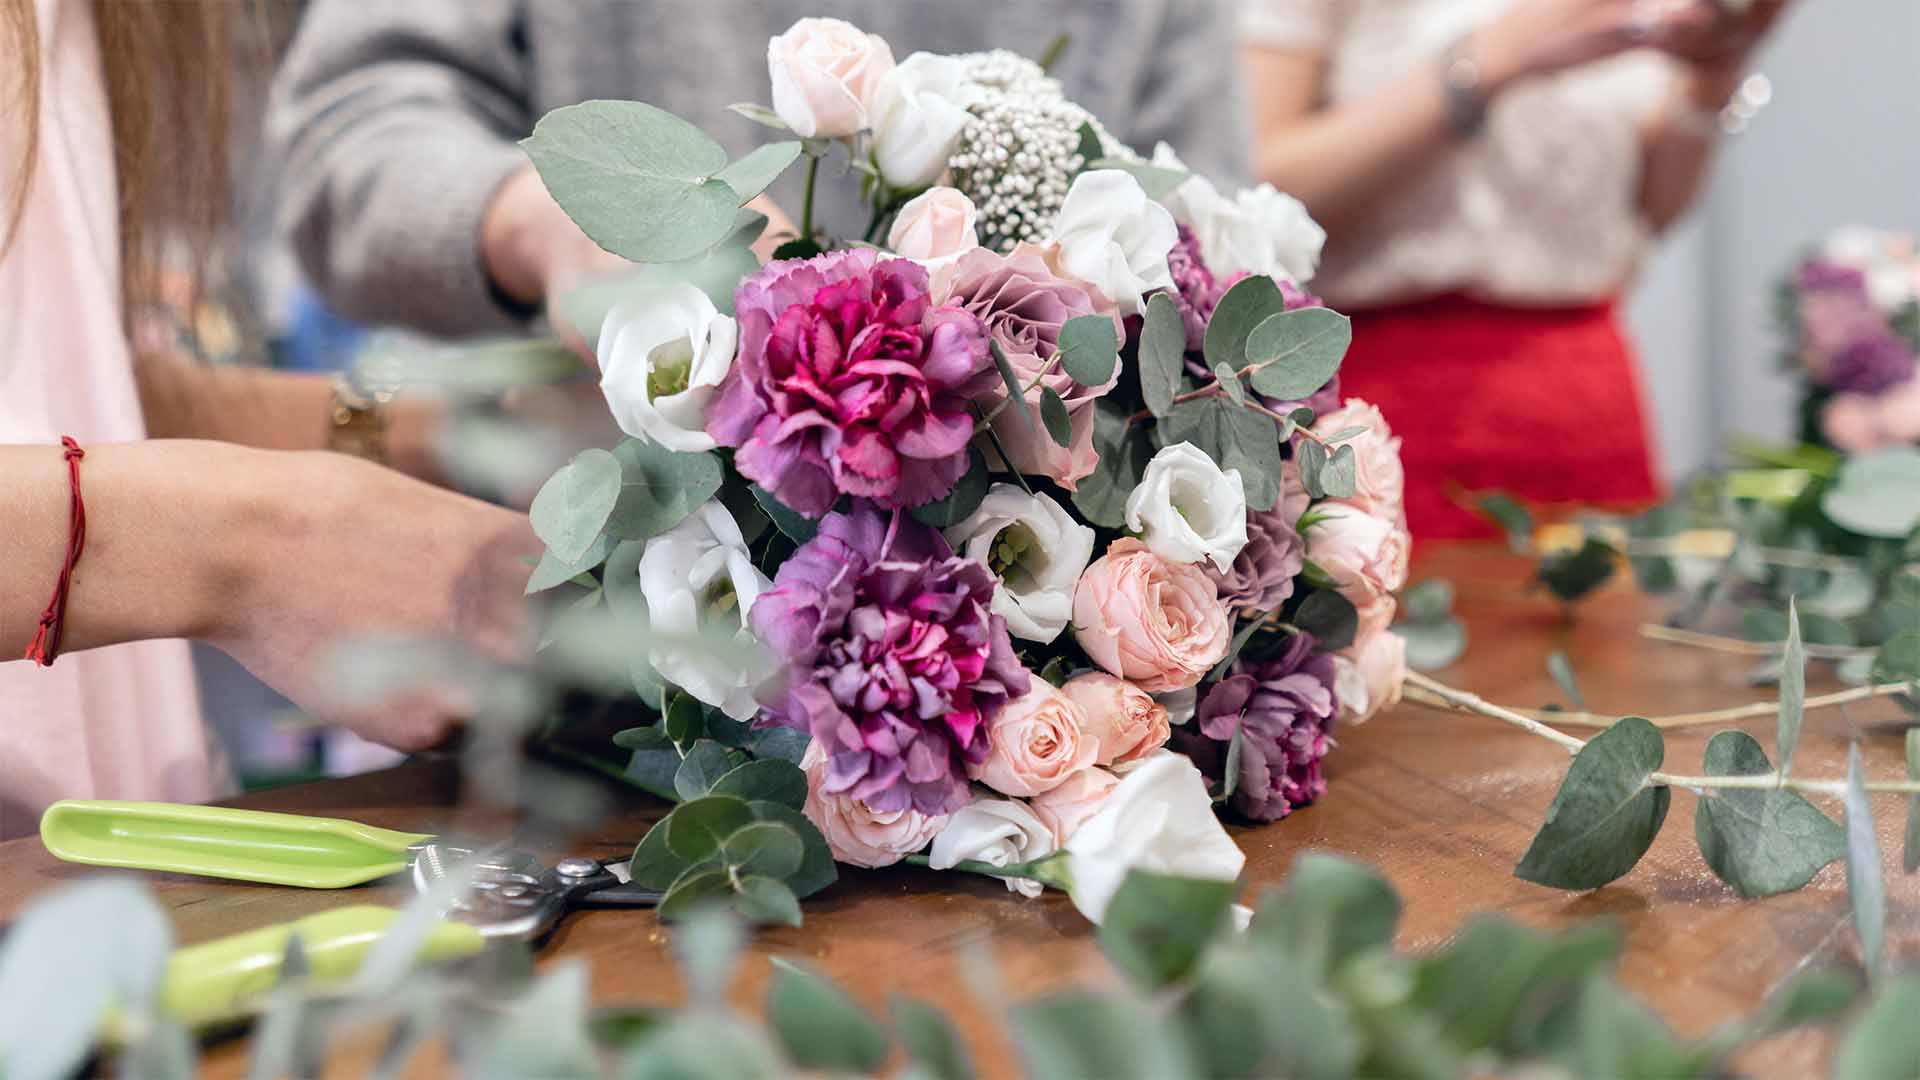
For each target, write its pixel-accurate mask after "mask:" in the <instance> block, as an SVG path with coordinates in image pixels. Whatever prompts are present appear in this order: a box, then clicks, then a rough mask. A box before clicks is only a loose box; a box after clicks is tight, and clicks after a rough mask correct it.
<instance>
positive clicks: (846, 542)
mask: <svg viewBox="0 0 1920 1080" xmlns="http://www.w3.org/2000/svg"><path fill="white" fill-rule="evenodd" d="M993 589H994V579H993V575H992V574H990V573H988V571H987V568H986V567H985V566H982V565H981V564H980V563H978V562H975V561H974V560H972V559H964V558H961V557H959V556H957V555H955V554H954V553H953V549H952V548H950V547H948V546H947V542H946V541H945V540H944V539H942V538H941V536H940V533H939V532H938V531H936V530H934V529H932V528H930V527H928V526H926V525H923V524H921V523H919V522H917V521H914V520H913V519H912V518H909V517H907V516H906V515H904V514H899V513H895V514H892V515H887V514H882V513H880V512H879V511H877V510H874V509H872V508H870V507H863V508H860V509H857V510H855V511H854V512H853V513H851V514H829V515H827V518H826V520H824V521H823V522H821V524H820V531H819V533H818V534H817V535H815V536H814V538H813V539H811V540H809V541H807V542H806V543H805V544H803V545H801V547H800V549H799V550H798V551H796V552H794V554H793V556H792V557H791V558H789V559H787V561H786V562H784V563H782V564H780V570H779V573H778V575H777V576H776V577H775V578H774V587H773V588H772V589H771V590H769V591H767V592H764V593H761V594H760V598H759V599H758V600H757V601H755V602H754V605H753V609H752V611H751V612H750V613H749V616H748V619H749V621H750V622H751V623H752V629H753V633H754V635H755V636H756V637H758V638H759V639H760V641H761V642H763V643H764V644H765V645H766V646H767V647H768V648H769V649H771V650H773V652H774V653H775V654H776V655H778V656H779V657H780V658H781V660H782V662H783V663H784V665H785V677H784V678H783V679H779V680H776V682H775V683H772V684H769V686H767V687H765V688H763V690H762V695H761V703H762V704H764V705H765V706H766V716H767V719H766V721H763V723H769V722H770V723H774V724H781V725H785V726H787V727H791V728H796V729H798V730H801V731H805V732H807V733H808V734H810V735H812V736H813V740H814V742H815V743H817V744H818V745H819V746H820V748H821V750H823V751H824V752H825V753H826V755H827V777H826V782H825V784H824V785H823V790H825V791H826V792H827V793H828V794H836V795H838V794H845V795H847V796H848V797H850V798H855V799H859V800H861V801H862V802H864V803H866V805H867V806H868V808H870V809H872V810H874V811H875V812H878V813H890V812H893V811H899V810H906V809H909V808H911V809H914V810H918V811H919V812H920V813H923V814H949V813H952V812H954V811H956V810H958V809H960V808H961V807H962V806H965V805H966V803H967V798H968V794H967V774H966V766H967V765H969V764H978V763H979V762H981V761H984V760H985V759H986V757H987V751H988V748H989V741H988V729H989V725H990V722H991V721H992V719H993V717H994V714H995V713H997V712H998V711H999V709H1000V707H1001V706H1003V705H1005V704H1006V703H1007V701H1009V700H1011V699H1013V698H1017V697H1019V696H1021V695H1022V694H1025V693H1026V692H1027V683H1028V675H1027V671H1026V669H1025V668H1024V667H1022V666H1021V665H1020V661H1019V659H1018V658H1017V657H1015V656H1014V652H1013V644H1012V642H1011V641H1010V640H1009V639H1008V637H1007V625H1006V620H1004V619H1002V618H1001V617H1000V616H998V615H994V614H992V613H991V611H990V607H991V605H992V603H993Z"/></svg>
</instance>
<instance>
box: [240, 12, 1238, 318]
mask: <svg viewBox="0 0 1920 1080" xmlns="http://www.w3.org/2000/svg"><path fill="white" fill-rule="evenodd" d="M1233 8H1234V0H313V2H312V3H311V4H310V5H309V8H308V11H307V14H306V17H305V20H304V21H303V23H302V24H301V27H300V30H299V33H298V35H297V36H296V38H295V39H294V42H293V45H292V48H291V50H290V52H289V54H288V56H287V58H286V61H285V63H284V65H283V66H282V68H281V71H280V74H279V76H278V78H277V81H276V83H275V86H274V93H273V100H272V103H271V106H270V108H269V114H268V125H267V126H268V135H269V139H270V140H271V142H272V145H273V147H274V150H275V152H276V154H277V155H278V156H279V157H280V159H281V160H280V162H279V164H280V165H281V168H282V169H283V170H284V171H283V176H284V178H285V179H284V187H283V192H282V198H283V200H284V201H283V205H282V209H281V214H280V221H281V224H282V226H283V228H284V229H285V230H286V231H287V233H288V235H289V238H290V241H291V243H292V245H293V247H294V249H295V251H296V252H297V253H298V255H299V258H300V262H301V264H302V266H303V267H304V268H305V269H306V272H307V274H308V275H309V277H310V278H311V279H312V280H313V282H314V283H315V285H316V286H317V287H318V288H319V289H320V291H321V292H322V293H323V294H324V295H325V296H326V297H327V299H328V301H329V302H330V303H331V304H332V305H333V306H334V307H335V308H336V309H337V310H338V311H340V312H341V313H342V314H345V315H347V316H349V317H351V318H354V319H357V320H359V321H362V322H365V323H370V324H391V325H400V326H409V327H413V328H416V329H419V330H424V331H427V332H429V333H435V334H442V335H462V334H472V333H480V332H497V331H501V330H511V329H514V328H516V327H518V325H519V323H518V321H517V319H516V317H515V316H514V315H513V314H512V313H510V312H509V311H507V310H506V309H504V308H503V307H501V306H500V305H499V304H498V303H497V302H496V300H495V299H494V298H493V294H492V292H491V290H490V289H489V288H488V284H487V280H486V276H485V273H484V271H483V270H482V268H481V265H480V261H479V256H478V249H477V237H478V233H479V225H480V219H481V214H482V212H483V210H484V208H485V206H486V204H487V201H488V199H489V198H490V197H491V196H492V194H493V192H494V190H495V189H496V188H497V187H498V186H499V185H500V183H501V182H502V181H503V180H504V179H506V177H507V176H508V174H510V173H511V172H512V171H513V170H515V169H517V168H519V167H520V166H521V165H523V164H524V163H525V161H526V158H525V157H524V155H523V154H522V152H521V150H520V149H519V148H518V147H517V146H516V145H515V141H516V140H518V139H519V138H521V137H523V136H524V135H526V134H527V133H528V132H529V131H531V130H532V128H533V124H534V122H535V121H536V120H538V119H539V118H540V116H541V115H542V114H543V113H545V112H546V111H548V110H550V109H553V108H557V107H559V106H562V105H568V104H572V103H574V102H578V101H584V100H588V99H591V98H622V99H632V100H640V101H646V102H649V103H651V104H654V105H658V106H660V107H662V108H664V109H667V110H669V111H671V112H674V113H676V114H678V115H680V116H683V117H685V118H686V119H688V120H690V121H692V122H693V123H695V124H698V125H699V126H700V127H702V128H703V129H705V130H706V131H707V132H708V133H709V134H711V135H712V136H713V137H714V138H716V139H717V140H719V141H720V142H721V143H722V144H724V145H725V146H726V147H727V149H728V150H729V151H730V152H731V153H734V154H739V153H742V152H744V151H745V150H747V149H751V148H752V147H753V146H754V145H756V144H758V143H760V142H764V141H766V140H767V139H768V138H769V137H770V135H771V133H769V132H767V131H766V130H765V129H763V128H759V127H757V126H755V125H754V124H752V123H750V122H749V121H746V120H744V119H741V118H739V117H737V116H735V115H733V114H732V113H730V112H728V111H727V110H726V106H727V105H729V104H731V103H733V102H736V101H757V102H762V103H765V102H768V101H770V100H771V95H772V91H771V89H770V87H769V85H768V77H767V65H766V47H767V40H768V38H770V37H772V36H774V35H775V34H778V33H779V32H780V31H782V30H784V29H785V28H786V27H787V26H789V25H790V24H791V23H792V22H793V21H794V20H795V19H797V18H799V17H801V16H804V15H834V16H839V17H842V18H846V19H848V20H849V21H851V22H853V23H854V24H856V25H858V26H860V27H861V28H863V29H865V30H868V31H871V32H873V33H877V34H879V35H881V36H882V37H884V38H886V39H887V41H888V42H889V43H890V44H891V45H892V46H893V49H894V54H895V55H896V56H899V57H902V58H904V57H905V56H906V55H907V54H908V53H910V52H913V51H915V50H919V49H926V50H930V51H935V52H947V53H952V52H970V51H975V50H980V49H988V48H1007V49H1012V50H1015V51H1018V52H1022V53H1025V54H1026V55H1029V56H1034V55H1037V54H1038V53H1039V52H1040V51H1041V50H1042V49H1043V48H1045V46H1046V44H1047V43H1048V42H1049V41H1050V40H1052V39H1053V37H1054V36H1055V35H1056V34H1059V33H1062V32H1065V33H1068V34H1070V35H1072V44H1071V45H1070V47H1069V48H1068V49H1067V52H1066V54H1065V55H1064V57H1063V58H1062V59H1061V61H1060V63H1059V66H1058V67H1057V68H1056V74H1058V75H1059V76H1060V78H1061V80H1062V81H1063V82H1064V83H1065V85H1066V89H1067V92H1068V93H1069V95H1070V96H1072V97H1073V98H1074V99H1075V100H1076V101H1078V102H1079V103H1080V104H1081V105H1084V106H1085V107H1087V108H1088V109H1089V110H1091V111H1092V112H1093V113H1094V114H1095V115H1096V116H1099V117H1100V118H1101V119H1102V120H1103V121H1105V122H1106V124H1107V125H1108V127H1109V128H1110V129H1111V130H1112V131H1113V133H1114V134H1115V135H1116V136H1117V137H1119V138H1121V139H1122V140H1124V141H1126V142H1128V143H1129V144H1131V145H1133V146H1135V147H1138V148H1139V149H1141V150H1142V151H1151V150H1152V148H1153V144H1154V143H1155V142H1156V141H1158V140H1162V139H1164V140H1166V141H1167V142H1169V143H1171V144H1172V145H1173V146H1174V148H1175V149H1177V150H1178V151H1179V152H1180V153H1181V155H1182V156H1183V157H1184V158H1185V160H1186V161H1187V163H1188V164H1189V165H1190V166H1191V167H1192V168H1194V169H1197V170H1200V171H1202V172H1205V173H1206V174H1208V175H1209V176H1212V177H1214V178H1215V179H1217V180H1219V181H1221V182H1223V183H1225V182H1229V181H1239V180H1241V179H1243V178H1244V176H1245V174H1246V172H1247V164H1248V161H1247V149H1246V142H1247V132H1248V128H1247V113H1246V105H1245V100H1244V97H1243V93H1242V89H1241V84H1240V77H1239V71H1238V67H1237V65H1236V64H1235V61H1234V47H1233V40H1234V39H1233V25H1232V24H1233ZM793 171H794V172H798V170H793ZM852 179H853V178H848V180H847V181H846V182H844V183H840V184H823V185H822V187H823V189H831V190H832V192H833V197H829V198H827V199H826V200H825V201H824V202H823V203H822V204H820V205H819V207H818V209H817V211H816V218H818V219H820V220H823V221H824V222H825V224H826V225H827V227H828V228H829V229H832V230H834V231H836V232H837V233H839V234H841V235H845V234H846V232H847V231H848V230H850V229H854V228H857V227H858V225H859V224H861V223H862V222H863V221H864V216H857V215H858V209H857V207H856V206H855V205H854V203H855V195H856V193H855V191H854V189H855V187H856V185H855V184H854V183H853V182H852ZM794 185H796V178H794V177H791V176H790V177H788V178H787V179H786V180H785V181H783V183H782V185H780V186H778V187H776V188H775V189H774V191H773V192H772V194H773V195H774V197H775V198H776V199H778V200H779V201H780V203H781V205H783V206H787V207H793V206H796V205H797V203H798V188H797V186H794ZM789 187H792V189H791V190H789Z"/></svg>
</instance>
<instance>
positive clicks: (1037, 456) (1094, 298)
mask: <svg viewBox="0 0 1920 1080" xmlns="http://www.w3.org/2000/svg"><path fill="white" fill-rule="evenodd" d="M941 280H942V282H943V283H944V284H946V286H947V288H946V292H945V294H944V296H942V298H941V302H942V303H944V304H950V305H957V306H958V307H960V308H962V309H964V310H966V311H969V312H971V313H972V314H973V315H975V316H976V317H978V318H979V319H980V321H981V322H983V323H985V324H986V327H987V333H988V334H989V335H991V336H992V338H993V340H994V341H995V342H997V343H999V345H1000V350H1001V351H1002V352H1004V353H1006V356H1007V363H1008V364H1009V365H1010V366H1011V367H1012V368H1013V372H1014V375H1015V376H1016V377H1018V378H1019V380H1020V385H1022V386H1025V385H1027V384H1029V383H1031V382H1032V381H1033V380H1034V377H1035V376H1038V375H1039V374H1040V372H1041V371H1042V370H1043V369H1046V368H1048V365H1049V364H1051V363H1052V361H1053V358H1054V355H1055V354H1056V353H1057V352H1058V351H1059V344H1060V328H1061V327H1062V326H1063V325H1065V324H1066V323H1067V321H1068V320H1070V319H1074V318H1078V317H1079V316H1082V315H1105V316H1107V317H1109V318H1115V316H1114V307H1113V303H1112V301H1110V300H1108V299H1107V298H1106V297H1104V296H1102V295H1101V294H1100V291H1099V290H1098V289H1096V288H1094V287H1093V286H1091V285H1087V284H1084V283H1082V282H1078V281H1073V280H1071V279H1068V278H1066V277H1062V276H1061V275H1059V274H1057V273H1055V272H1054V270H1053V268H1052V265H1051V264H1050V262H1049V260H1048V255H1047V252H1046V251H1045V250H1044V249H1042V248H1039V247H1036V246H1034V245H1032V244H1021V245H1020V246H1018V247H1016V248H1014V249H1013V252H1012V254H1009V255H1001V254H998V253H996V252H992V251H988V250H986V249H984V248H980V249H975V250H973V251H969V252H967V253H966V254H964V255H962V256H960V258H959V260H957V261H956V262H955V263H954V264H953V265H952V266H951V267H949V268H947V269H946V270H945V271H943V273H942V275H941ZM1114 327H1115V332H1116V333H1118V332H1119V329H1120V324H1119V321H1118V319H1117V318H1115V323H1114ZM1119 379H1120V370H1119V365H1118V364H1116V365H1114V372H1113V376H1112V377H1111V378H1109V379H1108V380H1107V381H1106V382H1103V383H1101V384H1099V385H1098V386H1083V385H1081V384H1080V383H1077V382H1075V381H1074V380H1073V377H1072V376H1070V375H1068V374H1067V373H1066V371H1065V370H1064V369H1062V368H1061V367H1060V366H1059V365H1057V364H1056V365H1053V366H1052V368H1051V370H1048V371H1047V374H1046V376H1045V377H1044V378H1042V379H1041V381H1040V386H1036V387H1034V388H1033V389H1032V390H1031V391H1029V392H1028V394H1027V403H1028V404H1029V405H1031V406H1032V411H1033V413H1034V415H1035V416H1038V415H1039V412H1040V397H1041V390H1042V388H1043V387H1044V388H1049V389H1052V390H1053V392H1054V393H1056V394H1059V395H1060V398H1061V400H1062V401H1064V402H1066V405H1067V419H1068V421H1069V422H1070V424H1071V427H1072V429H1073V434H1072V437H1071V438H1070V439H1068V441H1067V445H1066V446H1064V447H1063V446H1060V445H1059V444H1058V443H1055V442H1054V441H1053V439H1052V438H1051V437H1050V436H1048V435H1047V433H1046V432H1045V431H1042V430H1039V426H1038V423H1037V421H1036V422H1035V423H1029V422H1028V421H1027V420H1025V419H1024V418H1022V417H1021V415H1020V413H1019V412H1018V410H1016V409H1013V408H1011V407H1009V408H1005V409H1001V410H1000V413H999V415H998V416H996V417H995V418H994V421H993V430H994V434H995V435H997V436H999V439H1000V443H1001V445H1003V446H1005V447H1006V449H1007V453H1008V455H1010V456H1011V457H1012V458H1013V462H1012V465H1013V467H1014V468H1015V469H1018V470H1019V471H1020V472H1023V473H1028V474H1032V475H1036V476H1045V477H1047V478H1048V479H1050V480H1052V481H1054V482H1055V483H1057V484H1059V485H1060V486H1062V487H1064V488H1066V489H1067V490H1069V491H1072V490H1074V488H1075V486H1076V485H1077V484H1078V483H1079V481H1080V480H1081V479H1082V478H1084V477H1086V476H1087V475H1089V474H1091V473H1092V472H1093V470H1094V467H1095V466H1096V465H1098V464H1099V461H1100V456H1099V455H1098V454H1097V453H1095V452H1094V449H1093V412H1094V410H1093V405H1094V402H1095V401H1097V400H1099V399H1100V398H1101V397H1102V396H1104V395H1105V394H1106V393H1107V391H1109V390H1112V389H1113V387H1114V384H1115V383H1117V382H1118V381H1119ZM1006 396H1007V392H1006V385H1005V384H1004V383H1003V382H1000V381H998V380H996V381H994V382H993V383H992V384H990V385H989V386H987V388H986V389H985V392H984V393H983V394H982V395H981V396H980V398H979V401H978V403H979V405H980V407H981V408H982V409H985V410H986V411H988V412H992V411H993V410H994V408H995V407H996V406H997V405H999V403H1000V402H1001V401H1003V400H1005V398H1006ZM981 448H982V450H983V451H985V452H987V455H988V460H989V461H990V462H993V463H995V464H997V463H998V456H997V455H996V454H995V453H993V449H992V444H991V441H983V442H982V444H981Z"/></svg>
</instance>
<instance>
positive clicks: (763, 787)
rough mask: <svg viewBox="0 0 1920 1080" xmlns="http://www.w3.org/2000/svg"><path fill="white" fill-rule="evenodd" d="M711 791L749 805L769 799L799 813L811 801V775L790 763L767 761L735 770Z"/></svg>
mask: <svg viewBox="0 0 1920 1080" xmlns="http://www.w3.org/2000/svg"><path fill="white" fill-rule="evenodd" d="M709 790H710V791H711V793H712V794H715V795H731V796H733V797H734V798H736V799H744V800H746V801H747V802H749V803H751V802H756V801H760V800H765V801H767V802H775V803H780V804H781V805H783V806H790V807H792V808H793V809H795V810H798V809H800V804H801V803H804V802H805V801H806V799H807V774H806V773H803V772H801V771H800V769H799V767H798V766H796V765H794V764H793V763H792V762H790V761H780V760H778V759H772V758H763V759H760V760H758V761H749V762H747V763H746V764H744V765H741V766H739V767H737V768H735V769H733V770H731V771H730V772H728V773H726V774H725V775H724V776H722V777H720V778H719V779H718V780H715V781H714V782H713V786H712V787H711V788H710V789H709Z"/></svg>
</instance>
